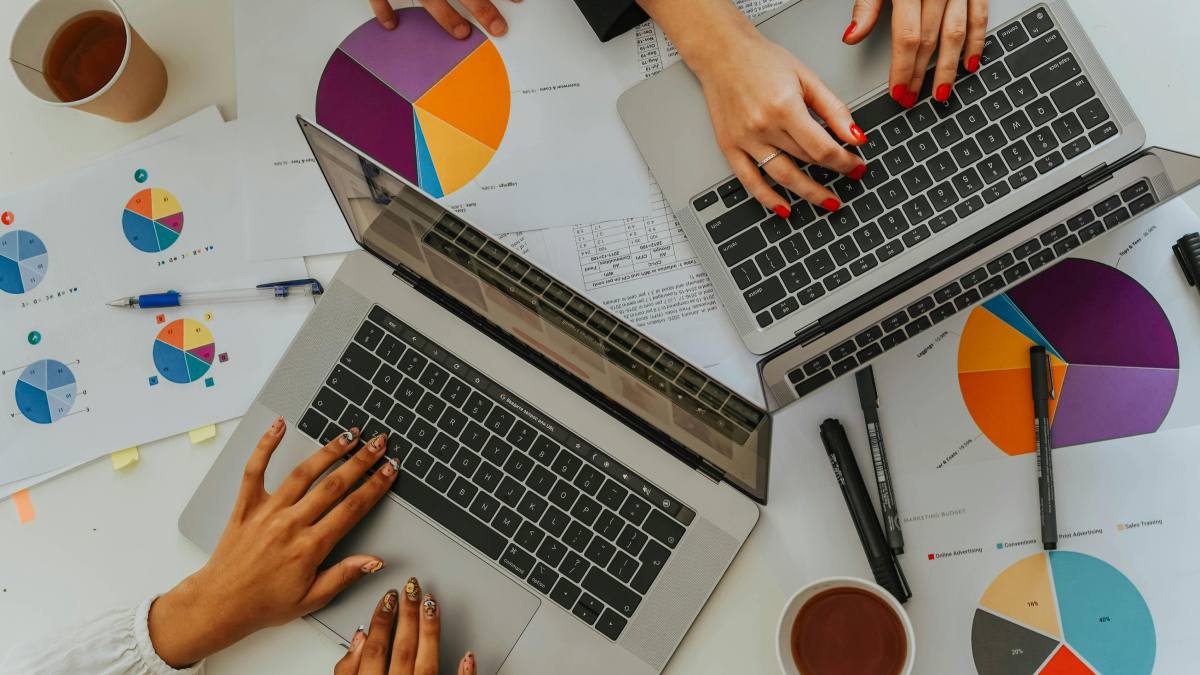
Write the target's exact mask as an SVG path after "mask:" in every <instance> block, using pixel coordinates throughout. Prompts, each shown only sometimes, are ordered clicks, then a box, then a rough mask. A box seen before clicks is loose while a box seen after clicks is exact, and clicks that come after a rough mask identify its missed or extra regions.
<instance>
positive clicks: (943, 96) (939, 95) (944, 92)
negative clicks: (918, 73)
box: [933, 84, 950, 103]
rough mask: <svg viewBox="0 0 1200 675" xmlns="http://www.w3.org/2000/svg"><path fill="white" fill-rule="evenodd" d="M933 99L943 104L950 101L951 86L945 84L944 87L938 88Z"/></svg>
mask: <svg viewBox="0 0 1200 675" xmlns="http://www.w3.org/2000/svg"><path fill="white" fill-rule="evenodd" d="M933 97H934V98H936V99H937V100H939V101H941V102H942V103H945V102H946V101H948V100H950V85H948V84H943V85H942V86H940V87H938V88H937V92H936V93H935V94H934V95H933Z"/></svg>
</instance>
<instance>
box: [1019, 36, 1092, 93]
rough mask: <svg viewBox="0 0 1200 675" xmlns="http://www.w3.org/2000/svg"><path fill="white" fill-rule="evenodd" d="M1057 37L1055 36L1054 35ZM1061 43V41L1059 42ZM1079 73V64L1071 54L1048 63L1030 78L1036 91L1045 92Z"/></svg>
mask: <svg viewBox="0 0 1200 675" xmlns="http://www.w3.org/2000/svg"><path fill="white" fill-rule="evenodd" d="M1054 35H1055V37H1057V34H1054ZM1059 41H1060V42H1061V39H1060V40H1059ZM1079 72H1080V68H1079V63H1078V62H1077V61H1076V60H1075V56H1074V55H1072V54H1063V55H1062V56H1060V57H1058V58H1056V59H1054V60H1053V61H1051V62H1050V63H1047V64H1046V65H1044V66H1042V67H1041V68H1038V69H1037V70H1035V71H1033V73H1032V74H1031V75H1030V77H1032V78H1033V83H1034V84H1035V85H1037V88H1038V91H1041V92H1047V91H1050V90H1051V89H1053V88H1055V87H1057V86H1058V85H1060V84H1062V83H1063V82H1066V81H1067V80H1070V79H1071V78H1073V77H1075V76H1076V75H1078V74H1079Z"/></svg>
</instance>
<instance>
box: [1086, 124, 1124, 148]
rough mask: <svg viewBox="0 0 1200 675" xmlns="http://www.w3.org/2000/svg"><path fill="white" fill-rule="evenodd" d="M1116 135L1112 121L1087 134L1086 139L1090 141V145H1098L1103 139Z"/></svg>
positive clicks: (1115, 127) (1115, 126)
mask: <svg viewBox="0 0 1200 675" xmlns="http://www.w3.org/2000/svg"><path fill="white" fill-rule="evenodd" d="M1116 134H1117V125H1116V124H1115V123H1114V122H1112V121H1108V122H1105V123H1104V124H1101V125H1100V126H1098V127H1096V128H1095V129H1093V130H1092V131H1091V133H1089V134H1088V139H1089V140H1091V142H1092V145H1099V144H1100V143H1102V142H1103V141H1104V140H1105V139H1108V138H1111V137H1113V136H1115V135H1116Z"/></svg>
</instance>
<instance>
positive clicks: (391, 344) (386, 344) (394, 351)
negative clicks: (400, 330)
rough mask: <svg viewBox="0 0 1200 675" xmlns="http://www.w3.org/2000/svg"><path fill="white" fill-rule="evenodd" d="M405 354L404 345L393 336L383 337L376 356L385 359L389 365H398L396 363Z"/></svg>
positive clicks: (376, 350)
mask: <svg viewBox="0 0 1200 675" xmlns="http://www.w3.org/2000/svg"><path fill="white" fill-rule="evenodd" d="M403 353H404V344H403V343H402V342H400V341H399V340H397V339H396V338H395V337H392V336H391V335H385V336H383V340H382V341H381V342H380V343H379V347H377V348H376V349H375V355H376V356H378V357H379V358H381V359H383V362H384V363H387V364H388V365H393V366H394V365H396V361H398V360H399V359H400V355H401V354H403Z"/></svg>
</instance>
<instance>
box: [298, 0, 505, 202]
mask: <svg viewBox="0 0 1200 675" xmlns="http://www.w3.org/2000/svg"><path fill="white" fill-rule="evenodd" d="M396 19H397V23H398V25H397V27H396V28H395V29H394V30H390V31H389V30H385V29H384V28H383V27H382V26H380V25H379V23H378V22H377V21H376V20H375V19H371V20H370V21H368V22H366V23H364V24H363V25H362V26H361V27H359V28H358V29H357V30H355V31H354V32H353V33H351V34H350V36H349V37H347V38H346V39H345V40H344V41H343V42H342V44H341V45H340V46H339V47H338V48H337V50H336V51H335V52H334V53H333V56H331V57H330V58H329V62H328V63H327V64H326V66H325V71H324V73H322V75H321V82H320V84H319V85H318V88H317V106H316V110H317V123H318V124H320V125H322V126H324V127H325V128H327V129H329V130H330V131H333V132H334V133H336V134H337V135H339V136H341V137H342V138H344V139H346V140H347V141H348V142H350V143H351V144H353V145H354V146H356V147H358V148H359V149H361V150H362V151H363V152H365V153H366V154H368V155H370V156H371V157H372V158H374V159H375V160H376V161H378V162H380V163H381V164H383V165H384V166H387V167H388V168H389V169H391V170H393V171H395V172H396V173H398V174H400V175H401V176H404V177H405V178H407V179H408V180H410V181H412V182H413V183H416V184H417V185H419V186H420V187H421V189H422V190H424V191H426V192H428V193H429V194H431V195H433V196H434V197H444V196H446V195H448V194H450V193H452V192H454V191H455V190H458V189H459V188H461V187H463V186H464V185H466V184H468V183H470V182H471V181H472V180H474V178H475V176H477V175H479V172H480V171H483V169H484V167H486V166H487V165H488V162H490V161H491V159H492V157H493V156H494V155H495V154H496V151H497V150H499V149H500V143H501V141H503V140H504V132H505V131H506V130H507V128H508V116H509V110H510V107H511V103H512V95H511V93H510V91H509V82H508V71H507V69H506V68H505V66H504V61H503V59H501V57H500V53H499V52H498V51H497V50H496V45H495V44H493V43H492V41H491V40H490V39H488V37H487V36H486V35H485V34H484V33H483V32H482V31H480V30H479V29H478V28H474V27H473V28H472V31H471V34H470V35H469V36H468V37H467V38H466V39H464V40H457V39H455V38H453V37H451V36H450V35H449V34H447V33H446V31H445V30H443V29H442V27H441V26H439V25H438V24H437V23H436V22H435V21H434V20H433V17H431V16H430V15H429V13H428V12H426V11H425V10H424V9H423V8H420V7H413V8H408V9H400V10H397V11H396Z"/></svg>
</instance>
